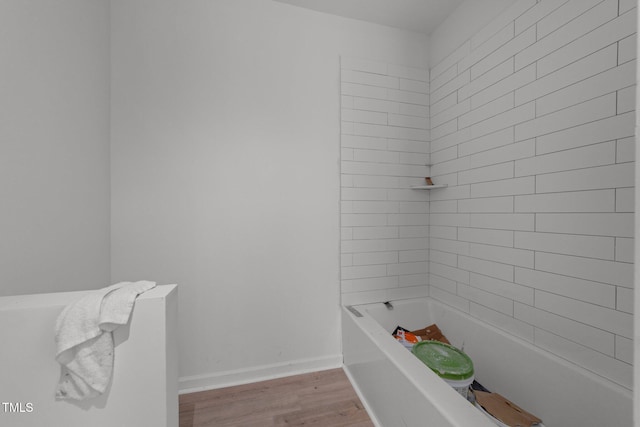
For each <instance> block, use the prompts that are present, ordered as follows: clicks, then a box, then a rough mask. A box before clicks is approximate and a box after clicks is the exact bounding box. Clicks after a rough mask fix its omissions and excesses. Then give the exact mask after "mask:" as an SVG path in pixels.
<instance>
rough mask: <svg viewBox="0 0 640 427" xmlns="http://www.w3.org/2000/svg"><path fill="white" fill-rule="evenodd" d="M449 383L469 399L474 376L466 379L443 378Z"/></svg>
mask: <svg viewBox="0 0 640 427" xmlns="http://www.w3.org/2000/svg"><path fill="white" fill-rule="evenodd" d="M442 379H443V380H444V381H445V382H446V383H447V384H449V385H450V386H451V387H453V389H454V390H455V391H457V392H458V394H460V395H461V396H462V397H464V398H465V399H468V397H469V386H470V385H471V384H472V383H473V379H474V376H473V375H472V376H471V378H467V379H466V380H459V381H456V380H448V379H446V378H442Z"/></svg>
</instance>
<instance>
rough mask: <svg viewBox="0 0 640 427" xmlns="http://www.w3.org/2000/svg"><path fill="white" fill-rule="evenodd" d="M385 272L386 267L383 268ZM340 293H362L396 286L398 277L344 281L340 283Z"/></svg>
mask: <svg viewBox="0 0 640 427" xmlns="http://www.w3.org/2000/svg"><path fill="white" fill-rule="evenodd" d="M385 270H386V267H385ZM340 283H341V285H342V292H343V293H345V292H364V291H375V290H380V289H388V288H394V287H397V286H398V276H386V277H367V278H362V279H345V280H341V281H340Z"/></svg>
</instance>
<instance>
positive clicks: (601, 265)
mask: <svg viewBox="0 0 640 427" xmlns="http://www.w3.org/2000/svg"><path fill="white" fill-rule="evenodd" d="M635 32H636V10H635V2H634V1H628V0H604V1H603V0H569V1H564V0H541V1H535V0H521V1H518V2H516V3H515V4H514V5H513V6H512V7H511V8H509V9H508V10H506V11H505V12H504V13H502V14H501V15H500V16H498V17H497V18H496V19H495V20H494V21H493V22H492V23H491V24H489V25H488V26H487V27H485V28H484V29H483V30H481V31H480V32H479V33H477V34H476V35H475V36H473V37H472V38H470V39H469V40H467V41H466V42H465V43H464V44H463V45H462V46H460V47H459V48H458V49H456V50H455V51H454V52H453V53H451V54H450V55H449V56H448V57H446V58H445V59H444V60H442V61H441V62H440V63H438V64H433V66H432V67H431V69H430V71H429V72H428V73H427V72H425V75H427V74H428V75H429V76H430V79H429V80H430V81H429V85H428V88H429V95H428V96H429V98H428V99H429V103H428V104H429V105H428V110H429V120H427V119H426V118H425V119H424V123H426V124H428V126H427V128H428V129H429V133H427V132H426V131H425V133H424V136H425V137H424V138H422V139H417V140H419V141H422V142H421V144H422V145H420V147H424V148H428V149H427V150H424V151H423V150H415V151H416V152H417V153H420V155H416V156H415V157H412V155H410V154H407V153H406V152H404V151H396V150H395V149H394V146H393V145H392V144H390V141H393V139H390V138H392V136H391V135H396V134H395V133H394V132H395V131H396V130H395V129H394V128H393V124H392V122H391V121H390V118H391V117H392V113H390V112H386V113H385V112H382V114H383V115H384V116H385V117H386V119H387V122H386V123H382V121H380V122H378V123H372V121H373V120H383V118H384V117H383V115H376V114H380V112H381V111H380V109H378V110H375V112H374V110H373V109H372V108H370V107H369V105H382V104H383V103H387V104H388V103H389V102H391V101H389V100H388V99H389V95H390V94H392V93H394V92H393V90H395V89H393V90H391V89H389V86H388V85H389V82H390V81H392V79H390V78H391V76H392V73H389V69H391V68H393V67H391V66H388V65H387V66H386V71H385V69H383V68H384V67H383V66H382V65H383V64H381V65H380V69H378V70H376V69H374V65H375V63H369V62H366V61H351V60H349V61H346V63H347V64H348V65H349V67H345V65H343V67H342V68H343V70H342V93H343V117H342V120H343V136H342V148H343V163H342V165H343V167H342V227H343V237H342V239H343V240H342V254H343V264H342V293H343V301H345V302H360V301H382V300H385V299H393V298H394V297H396V295H405V294H406V295H407V296H413V295H414V294H415V295H419V294H420V293H421V292H422V291H421V290H422V287H420V286H419V285H421V284H422V283H421V282H418V281H417V278H418V277H420V275H421V274H424V271H425V269H427V270H428V273H427V275H428V280H427V282H426V283H428V293H429V295H430V296H432V297H433V298H436V299H438V300H441V301H443V302H445V303H447V304H449V305H452V306H454V307H456V308H458V309H460V310H462V311H464V312H467V313H469V314H471V315H472V316H474V317H476V318H479V319H480V320H482V321H485V322H488V323H491V324H493V325H495V326H497V327H499V328H501V329H503V330H505V331H506V332H508V333H510V334H513V335H515V336H517V337H519V338H522V339H524V340H526V341H529V342H531V343H534V344H535V345H536V346H538V347H539V348H541V349H544V350H547V351H550V352H552V353H554V354H556V355H558V356H560V357H562V358H565V359H567V360H569V361H571V362H573V363H575V364H577V365H579V366H582V367H584V368H586V369H588V370H590V371H592V372H594V373H596V374H598V375H600V376H603V377H605V378H608V379H610V380H611V381H614V382H616V383H618V384H620V385H622V386H624V387H626V388H629V389H631V387H632V378H633V374H632V365H631V363H632V358H633V350H632V337H633V335H632V332H633V331H632V325H633V315H632V310H633V290H632V287H633V210H634V198H633V192H634V188H633V185H634V147H635V142H634V138H633V135H634V125H635V111H634V110H635V67H636V61H635V56H636V55H635V52H636V42H635ZM344 62H345V61H343V63H344ZM358 66H359V71H360V72H356V71H352V70H354V69H358ZM355 76H357V78H358V79H359V81H358V82H354V81H353V80H354V79H355V78H356V77H355ZM394 84H395V83H394ZM382 88H387V89H386V91H385V90H383V89H382ZM425 96H426V95H425ZM425 108H426V107H425ZM361 110H364V111H361ZM412 123H413V122H412ZM414 125H415V123H414ZM374 131H375V132H374ZM376 132H377V133H376ZM408 135H411V136H412V137H411V138H408V137H407V136H408ZM394 137H395V136H394ZM416 137H417V135H414V134H413V133H407V134H406V135H405V136H404V138H406V139H414V138H416ZM427 154H429V155H430V156H428V155H427ZM429 157H430V158H429ZM408 158H411V159H408ZM418 159H419V160H418ZM412 160H415V161H412ZM425 160H426V161H425ZM414 163H415V164H418V165H417V166H412V164H414ZM425 164H431V165H432V166H430V168H429V167H426V166H424V165H425ZM420 167H422V169H420ZM421 170H422V172H421V173H420V171H421ZM421 174H422V175H427V174H428V175H429V176H431V177H432V178H433V180H434V181H435V183H436V184H447V187H446V188H441V189H433V190H430V191H420V190H410V189H408V187H409V186H410V185H411V184H417V183H421V182H418V181H419V178H420V177H423V176H422V175H421ZM427 201H428V202H427ZM421 203H422V204H425V205H426V206H427V208H426V209H425V210H424V211H423V213H422V214H419V213H418V211H419V206H422V205H421ZM385 209H386V210H385ZM394 209H395V211H392V210H394ZM408 210H411V212H409V211H408ZM400 218H402V221H400ZM420 218H422V219H420ZM420 221H422V222H420ZM427 228H428V232H429V234H428V239H427V238H426V237H425V229H427ZM404 245H411V246H404ZM427 247H428V254H426V255H428V261H427V262H425V259H426V258H422V257H421V256H426V255H425V249H426V248H427ZM421 265H424V267H423V269H422V270H421V269H420V266H421ZM427 265H428V268H427ZM409 273H411V274H409ZM410 278H411V279H415V280H416V282H410V280H411V279H410ZM408 283H411V284H412V285H415V287H407V286H408Z"/></svg>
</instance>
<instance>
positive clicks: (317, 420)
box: [180, 369, 373, 427]
mask: <svg viewBox="0 0 640 427" xmlns="http://www.w3.org/2000/svg"><path fill="white" fill-rule="evenodd" d="M205 426H206V427H209V426H216V427H217V426H221V427H231V426H234V427H240V426H241V427H269V426H278V427H280V426H317V427H373V423H372V422H371V419H370V418H369V416H368V415H367V412H366V411H365V409H364V407H363V406H362V402H360V399H359V398H358V396H357V394H356V392H355V391H354V390H353V387H352V386H351V383H350V382H349V380H348V378H347V376H346V375H345V373H344V372H343V370H342V369H331V370H328V371H321V372H313V373H310V374H303V375H296V376H292V377H287V378H279V379H275V380H270V381H263V382H259V383H254V384H246V385H240V386H235V387H227V388H221V389H217V390H209V391H201V392H197V393H190V394H184V395H181V396H180V427H205Z"/></svg>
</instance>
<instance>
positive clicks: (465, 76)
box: [429, 70, 471, 102]
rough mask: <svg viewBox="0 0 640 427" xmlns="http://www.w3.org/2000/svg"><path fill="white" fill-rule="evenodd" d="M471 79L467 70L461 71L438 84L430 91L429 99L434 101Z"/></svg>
mask: <svg viewBox="0 0 640 427" xmlns="http://www.w3.org/2000/svg"><path fill="white" fill-rule="evenodd" d="M470 81H471V72H470V71H469V70H466V71H463V72H461V73H460V74H458V75H457V76H456V77H455V78H454V79H452V80H450V81H448V82H447V83H445V84H443V85H442V86H440V87H439V88H438V89H436V90H434V91H432V92H431V94H430V95H429V97H430V98H431V101H433V102H436V101H439V100H441V99H442V98H444V97H445V96H447V95H449V94H451V93H452V92H455V91H457V90H458V89H460V88H461V87H462V86H464V85H466V84H467V83H469V82H470Z"/></svg>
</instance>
